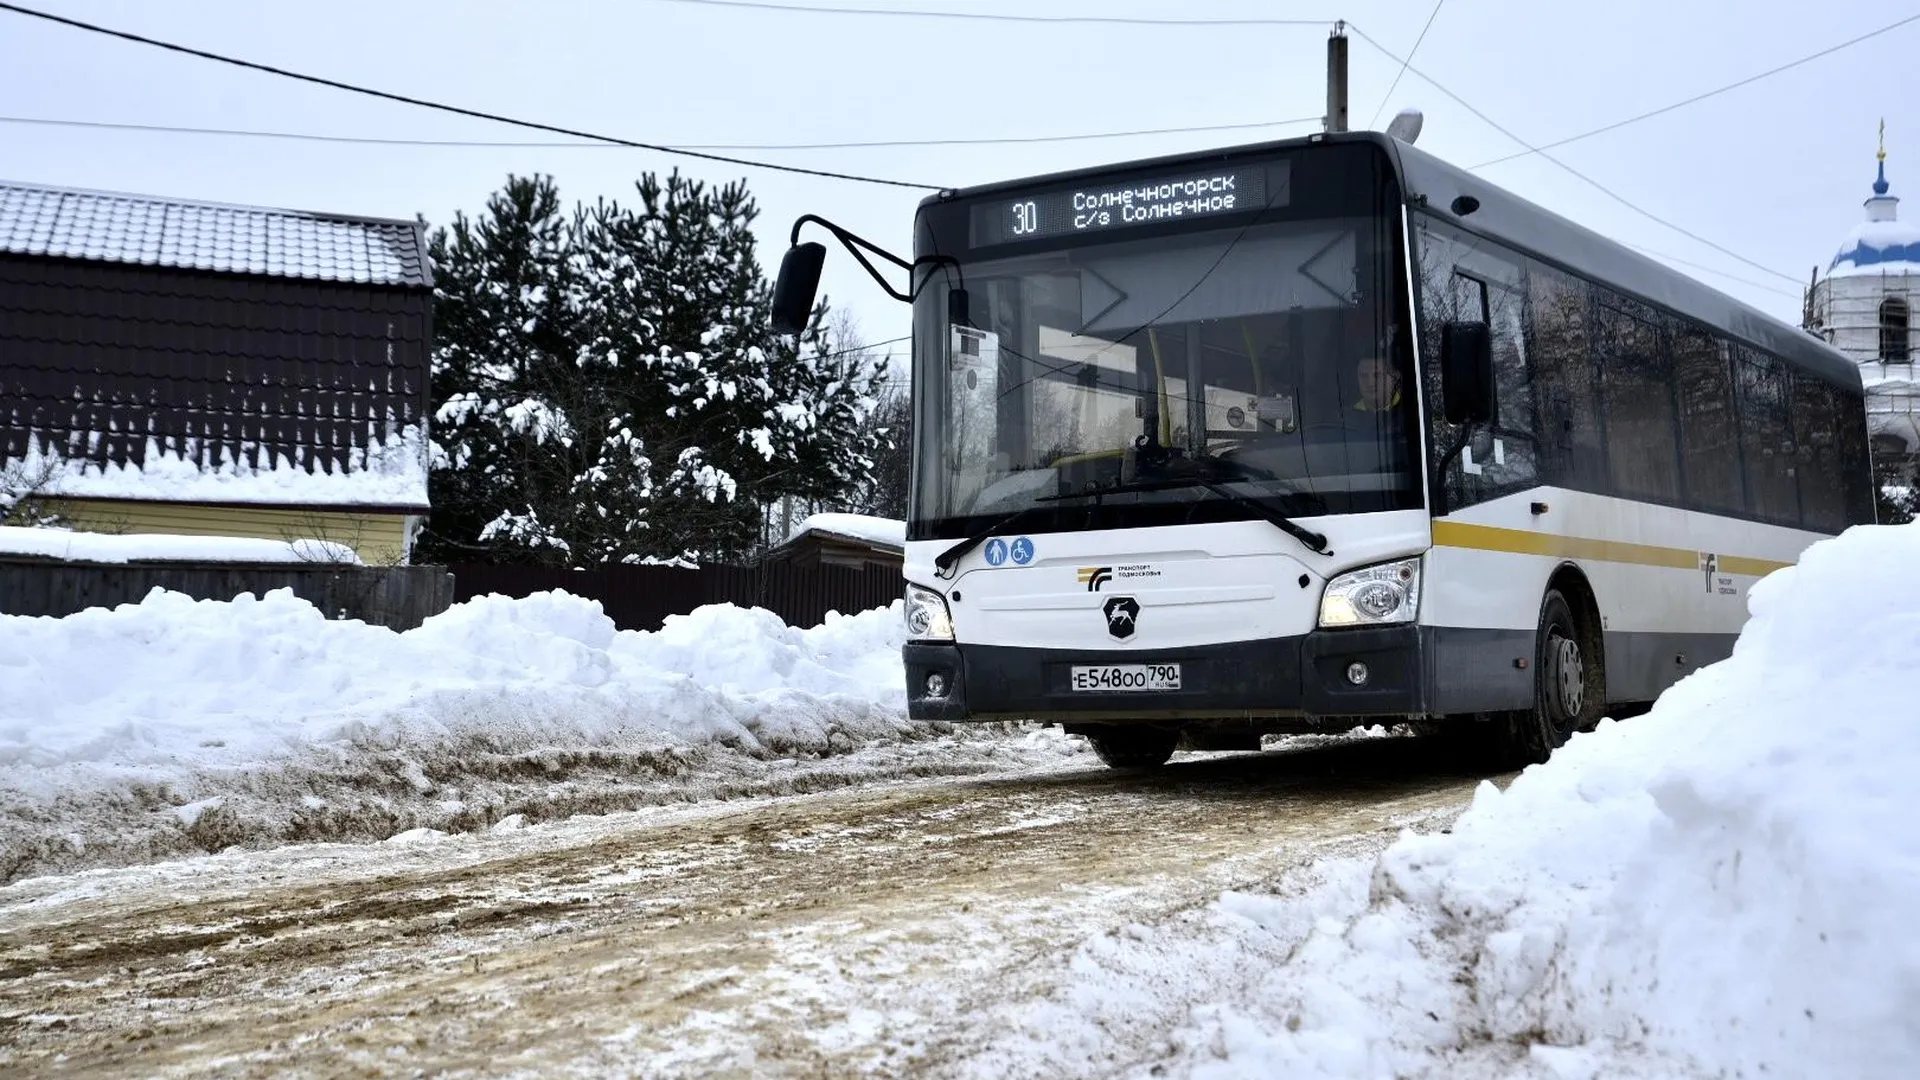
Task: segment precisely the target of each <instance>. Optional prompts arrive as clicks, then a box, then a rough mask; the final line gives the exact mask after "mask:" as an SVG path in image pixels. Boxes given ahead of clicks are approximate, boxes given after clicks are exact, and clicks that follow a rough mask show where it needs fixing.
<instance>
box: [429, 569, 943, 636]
mask: <svg viewBox="0 0 1920 1080" xmlns="http://www.w3.org/2000/svg"><path fill="white" fill-rule="evenodd" d="M450 569H452V571H453V580H454V602H455V603H460V602H463V601H466V600H469V599H471V598H473V597H475V596H485V595H487V594H489V593H499V594H501V595H503V596H528V595H531V594H533V593H537V592H546V591H548V590H551V589H559V590H561V591H563V592H569V593H572V594H573V595H575V596H581V597H586V598H588V599H591V600H598V601H600V606H601V608H602V609H604V610H605V611H606V613H607V617H608V618H610V619H612V620H613V622H614V625H615V626H618V627H619V628H620V629H622V630H658V629H659V628H660V627H661V625H662V624H663V623H664V622H665V621H666V618H667V616H669V615H685V614H687V613H689V612H691V611H693V610H694V609H695V608H698V607H702V606H704V605H707V604H736V605H738V606H740V607H761V608H766V609H767V610H768V611H771V612H773V613H774V614H775V615H778V616H780V618H781V619H783V620H785V621H786V622H787V623H788V624H789V625H792V626H818V625H819V624H820V623H822V622H825V621H826V617H827V612H829V611H838V612H840V613H841V614H843V615H853V614H857V613H859V612H862V611H867V610H870V609H872V608H876V607H886V606H887V605H889V604H892V603H893V602H894V601H895V600H898V599H900V593H901V590H902V589H903V588H904V587H905V585H904V579H903V578H902V577H901V576H900V571H899V569H898V568H897V567H892V568H888V567H878V566H875V567H870V568H867V569H852V568H849V567H843V566H831V565H822V564H817V563H816V564H804V563H802V564H795V563H790V562H767V563H762V564H760V565H758V566H751V567H739V566H703V567H701V568H699V569H697V570H680V569H675V568H674V567H671V566H606V567H596V568H594V569H591V570H552V569H545V568H542V567H533V566H495V565H486V564H465V563H462V564H456V565H454V566H453V567H451V568H450Z"/></svg>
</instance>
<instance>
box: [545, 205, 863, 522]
mask: <svg viewBox="0 0 1920 1080" xmlns="http://www.w3.org/2000/svg"><path fill="white" fill-rule="evenodd" d="M637 191H638V194H639V197H640V205H639V207H638V208H637V209H635V210H633V211H627V210H625V209H623V208H621V207H619V206H617V205H614V204H608V203H602V204H600V205H599V206H597V207H596V208H595V209H594V211H593V212H592V213H591V214H590V215H589V216H588V221H589V223H590V224H589V225H588V227H587V231H588V235H589V236H590V237H591V239H590V240H588V241H587V242H586V244H585V247H586V248H587V250H588V251H589V253H590V254H589V255H588V257H587V261H588V263H589V264H590V265H591V271H590V273H589V277H590V278H591V286H590V296H591V298H592V299H591V300H590V306H591V307H592V309H593V310H594V312H595V313H596V317H597V320H598V321H597V322H596V324H595V333H594V335H593V338H592V344H591V345H590V346H589V348H588V357H589V359H588V360H587V361H585V362H584V363H587V364H590V366H591V367H592V369H593V370H594V371H595V373H596V375H597V376H598V377H599V378H600V379H601V380H603V386H604V387H605V389H606V392H607V394H608V396H609V400H610V401H611V402H612V403H613V404H615V405H616V406H617V410H616V411H617V412H618V414H619V416H620V417H621V420H622V423H621V426H620V427H619V429H618V430H617V431H615V430H609V431H608V433H607V434H608V438H607V439H606V441H605V443H604V451H605V453H604V454H603V457H602V459H601V461H600V462H598V463H597V471H596V473H595V476H594V480H595V483H596V484H613V485H624V486H630V487H635V488H638V489H640V490H642V491H644V492H645V493H646V499H647V510H646V514H645V517H644V518H642V519H637V520H633V521H629V522H624V523H620V524H621V528H620V530H619V531H618V534H617V535H610V536H609V538H608V543H607V544H606V545H604V547H603V549H602V550H601V552H599V554H600V555H601V557H603V558H632V557H634V556H635V555H650V556H656V557H672V556H681V555H689V556H693V557H697V558H706V559H731V558H738V557H740V556H742V555H744V554H746V553H747V552H748V551H750V550H751V549H752V548H753V547H754V546H755V542H756V540H757V538H758V537H759V535H760V533H761V520H760V515H761V513H762V509H761V508H762V506H763V505H764V504H765V503H767V502H768V501H771V500H773V499H777V498H780V497H782V496H797V497H802V498H809V499H825V498H833V497H837V496H839V495H841V494H842V493H843V492H845V491H847V490H848V489H850V488H851V487H853V486H855V485H857V484H860V483H862V482H864V481H865V479H866V478H867V476H868V475H869V473H870V471H871V468H872V465H871V462H870V460H869V459H867V458H866V457H865V456H864V455H862V454H860V453H859V452H858V445H857V444H858V440H859V437H860V425H861V423H862V422H863V421H864V420H865V418H866V416H867V414H868V413H869V411H870V410H871V408H872V390H873V385H874V383H873V380H871V379H860V378H848V377H846V373H845V372H843V371H842V370H841V369H840V367H839V366H838V365H837V364H836V363H835V361H834V358H833V357H831V355H830V351H831V350H830V349H829V340H828V338H829V336H828V334H827V332H826V331H825V329H824V328H823V325H822V320H823V318H824V316H825V312H826V309H825V307H824V305H823V306H821V307H820V308H818V309H817V310H816V311H815V313H814V318H813V320H812V321H811V324H810V325H809V327H808V329H807V330H806V332H805V333H803V334H802V335H800V340H799V342H798V343H797V344H790V343H783V342H778V341H776V340H775V339H774V338H773V336H772V335H771V333H770V332H769V329H768V326H769V320H770V310H771V303H772V289H771V287H770V285H769V284H768V283H767V281H766V279H765V278H764V277H763V276H762V274H761V271H760V266H759V261H758V258H757V255H756V252H755V242H754V236H753V233H752V231H751V226H752V223H753V221H754V218H755V217H756V216H757V214H758V210H757V209H756V208H755V206H754V205H753V202H752V200H751V199H750V198H749V197H748V195H747V191H746V188H745V186H744V185H742V184H738V183H734V184H727V185H725V186H723V187H719V188H709V187H708V186H707V185H705V184H703V183H701V182H699V181H694V180H690V179H687V178H685V177H682V176H681V175H680V174H678V173H677V172H676V173H674V174H673V175H671V176H669V177H668V178H667V180H666V181H665V183H664V184H663V183H661V182H660V181H659V180H657V179H656V178H654V177H653V176H652V175H648V176H646V177H643V178H642V179H641V180H640V182H639V184H638V185H637ZM583 501H585V502H592V501H593V500H592V499H591V498H587V499H584V500H583Z"/></svg>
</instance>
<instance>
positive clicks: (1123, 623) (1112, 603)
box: [1100, 596, 1140, 641]
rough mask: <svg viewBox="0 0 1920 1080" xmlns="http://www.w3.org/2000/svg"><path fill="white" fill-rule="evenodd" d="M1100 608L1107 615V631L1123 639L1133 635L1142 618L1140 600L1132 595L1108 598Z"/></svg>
mask: <svg viewBox="0 0 1920 1080" xmlns="http://www.w3.org/2000/svg"><path fill="white" fill-rule="evenodd" d="M1100 610H1101V611H1103V612H1105V613H1106V616H1107V633H1109V634H1112V635H1113V636H1114V637H1116V638H1119V639H1120V640H1122V641H1125V640H1126V639H1128V638H1130V637H1132V636H1133V632H1134V630H1135V629H1136V628H1137V627H1138V624H1139V620H1140V602H1139V601H1138V600H1135V599H1134V598H1133V597H1131V596H1115V597H1110V598H1108V600H1107V602H1106V603H1105V604H1102V605H1101V607H1100Z"/></svg>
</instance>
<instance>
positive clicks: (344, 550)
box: [0, 525, 360, 566]
mask: <svg viewBox="0 0 1920 1080" xmlns="http://www.w3.org/2000/svg"><path fill="white" fill-rule="evenodd" d="M0 555H31V556H36V557H39V558H47V559H59V560H61V561H63V562H86V563H128V562H212V563H336V564H345V565H356V566H357V565H360V557H359V555H357V554H355V553H354V550H353V549H352V548H350V547H348V546H346V545H345V544H337V543H334V542H332V541H328V540H292V541H283V540H263V539H255V538H251V537H242V536H179V535H175V534H172V533H135V534H127V535H116V534H108V533H89V532H73V531H70V530H66V529H23V528H20V527H18V526H13V525H0Z"/></svg>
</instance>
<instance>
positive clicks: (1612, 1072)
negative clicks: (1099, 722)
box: [1180, 524, 1920, 1078]
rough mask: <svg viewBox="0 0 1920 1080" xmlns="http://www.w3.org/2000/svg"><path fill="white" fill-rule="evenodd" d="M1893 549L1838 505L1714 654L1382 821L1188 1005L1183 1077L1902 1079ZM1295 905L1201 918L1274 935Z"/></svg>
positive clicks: (1904, 653) (1909, 534)
mask: <svg viewBox="0 0 1920 1080" xmlns="http://www.w3.org/2000/svg"><path fill="white" fill-rule="evenodd" d="M1915 565H1920V524H1916V525H1905V526H1893V527H1862V528H1856V529H1853V530H1851V531H1849V532H1848V533H1846V534H1845V535H1843V536H1841V537H1839V538H1836V539H1834V540H1831V541H1826V542H1823V543H1820V544H1818V545H1815V546H1814V547H1813V548H1812V549H1811V550H1809V551H1808V552H1807V553H1806V554H1805V556H1804V557H1803V558H1802V560H1801V562H1800V564H1799V566H1798V567H1796V568H1791V569H1787V570H1782V571H1780V572H1778V573H1776V574H1774V575H1772V576H1771V577H1769V578H1767V579H1766V580H1765V581H1763V582H1761V583H1759V584H1758V585H1756V586H1755V587H1754V589H1753V590H1752V595H1751V598H1750V612H1751V616H1752V617H1751V619H1750V621H1749V622H1748V624H1747V627H1746V629H1745V631H1744V632H1743V634H1742V636H1741V639H1740V642H1739V645H1738V647H1737V648H1736V650H1735V652H1734V655H1733V656H1732V657H1731V658H1730V659H1728V660H1727V661H1725V662H1723V663H1721V664H1718V665H1715V666H1713V667H1711V668H1707V669H1705V670H1702V671H1700V672H1697V673H1696V674H1694V675H1693V676H1691V677H1689V678H1688V679H1686V680H1685V681H1684V682H1682V683H1681V684H1680V685H1678V686H1676V687H1674V688H1673V689H1672V690H1670V691H1669V692H1668V693H1667V694H1666V695H1665V696H1664V697H1662V698H1661V700H1660V701H1659V703H1658V704H1657V705H1656V706H1655V708H1654V709H1653V711H1652V712H1651V713H1649V714H1647V715H1645V716H1643V717H1639V718H1636V719H1633V720H1629V721H1627V722H1624V723H1614V722H1611V721H1609V722H1605V723H1603V724H1602V725H1601V727H1600V729H1599V730H1598V731H1596V732H1594V733H1593V734H1590V735H1583V736H1579V737H1577V738H1575V739H1574V740H1573V742H1572V743H1571V744H1569V745H1568V746H1567V747H1566V748H1565V749H1564V750H1562V751H1561V752H1560V753H1558V754H1556V755H1555V757H1554V758H1553V760H1552V761H1550V762H1549V763H1547V764H1546V765H1543V766H1538V767H1535V768H1531V769H1528V770H1527V771H1526V772H1525V773H1523V774H1522V775H1521V776H1519V777H1518V778H1517V779H1516V780H1515V781H1514V782H1513V784H1512V785H1511V786H1510V787H1509V788H1508V790H1506V791H1505V792H1501V791H1499V790H1498V789H1496V788H1495V787H1494V786H1493V785H1492V784H1485V785H1483V786H1482V787H1481V789H1480V791H1479V792H1478V794H1477V797H1476V799H1475V801H1474V805H1473V807H1472V808H1471V809H1470V810H1469V811H1467V812H1466V813H1465V814H1464V815H1463V816H1462V817H1461V818H1460V819H1459V821H1458V823H1457V825H1456V826H1455V828H1454V829H1453V830H1452V832H1451V834H1450V835H1429V836H1408V837H1404V838H1403V839H1401V840H1400V841H1399V842H1398V843H1396V844H1395V845H1394V846H1393V847H1391V848H1390V849H1389V850H1388V851H1387V853H1386V854H1385V855H1384V856H1383V857H1382V858H1381V859H1380V861H1379V863H1378V864H1377V865H1376V866H1375V867H1374V870H1373V873H1372V879H1371V883H1370V886H1367V887H1363V886H1362V885H1361V884H1360V882H1359V879H1357V878H1356V879H1352V881H1351V883H1350V884H1349V885H1348V886H1347V887H1346V888H1347V893H1346V896H1345V898H1344V910H1343V911H1341V913H1340V915H1339V916H1338V917H1327V918H1322V919H1320V921H1319V925H1318V927H1317V928H1316V929H1315V930H1314V931H1313V932H1312V933H1311V934H1309V935H1307V936H1306V938H1305V940H1304V941H1303V942H1300V943H1298V947H1297V951H1294V952H1292V953H1291V954H1290V958H1289V960H1288V961H1287V962H1286V963H1284V964H1281V965H1278V966H1276V967H1274V968H1273V969H1271V970H1270V971H1269V972H1268V973H1267V975H1266V977H1265V978H1264V979H1263V980H1262V982H1261V984H1260V985H1258V986H1257V987H1256V988H1254V989H1253V990H1252V991H1251V992H1249V993H1239V994H1236V995H1235V997H1234V1000H1231V1001H1217V1002H1215V1003H1214V1004H1212V1005H1210V1006H1209V1007H1207V1008H1205V1009H1199V1010H1196V1011H1195V1012H1194V1013H1193V1023H1192V1025H1191V1026H1190V1027H1189V1028H1188V1029H1187V1030H1186V1031H1184V1032H1183V1034H1182V1036H1181V1038H1180V1044H1181V1047H1182V1049H1181V1051H1180V1053H1181V1055H1182V1056H1184V1057H1185V1059H1186V1069H1185V1070H1183V1071H1188V1072H1190V1073H1191V1074H1192V1075H1196V1076H1226V1075H1234V1076H1240V1075H1284V1076H1291V1077H1323V1076H1324V1077H1333V1076H1340V1077H1352V1076H1412V1075H1473V1076H1480V1075H1524V1076H1542V1077H1593V1076H1641V1075H1645V1076H1749V1077H1752V1076H1763V1075H1770V1076H1846V1077H1851V1078H1859V1077H1893V1076H1905V1075H1911V1069H1912V1068H1913V1064H1912V1063H1913V1062H1914V1061H1915V1060H1920V1022H1916V1021H1915V1019H1914V1017H1915V1016H1916V1015H1920V940H1917V939H1916V938H1915V936H1914V935H1913V934H1912V933H1911V932H1910V926H1911V923H1912V921H1913V913H1914V911H1915V910H1920V813H1917V811H1920V796H1917V795H1916V794H1915V792H1916V782H1915V779H1914V777H1915V776H1916V775H1920V722H1917V720H1920V709H1916V707H1915V703H1914V697H1915V692H1914V681H1913V677H1914V672H1915V671H1916V670H1917V669H1920V662H1917V661H1916V657H1920V576H1916V575H1914V574H1912V573H1911V572H1908V571H1907V570H1905V569H1889V568H1910V567H1913V566H1915ZM1315 903H1317V904H1319V905H1321V906H1322V909H1323V910H1325V909H1327V907H1328V906H1329V903H1330V902H1329V899H1328V897H1326V896H1324V895H1323V896H1321V897H1319V898H1318V899H1317V900H1316V901H1315ZM1299 906H1300V904H1299V902H1298V901H1297V900H1296V901H1282V900H1279V899H1277V898H1267V899H1264V900H1263V899H1262V898H1259V897H1246V896H1234V897H1229V898H1227V900H1225V901H1223V902H1222V905H1221V907H1220V910H1219V917H1220V918H1223V919H1224V918H1231V919H1233V920H1245V921H1249V922H1251V923H1253V924H1255V925H1260V926H1271V927H1272V928H1273V929H1272V932H1273V933H1274V934H1275V935H1282V936H1284V935H1288V934H1293V933H1295V932H1296V931H1295V930H1294V929H1293V928H1296V927H1297V926H1298V924H1299V923H1300V921H1301V920H1300V918H1299V917H1298V915H1297V912H1296V909H1297V908H1299ZM1331 906H1332V907H1333V908H1339V907H1340V906H1341V904H1340V903H1338V902H1334V903H1332V904H1331ZM1481 1066H1486V1067H1485V1068H1483V1067H1481Z"/></svg>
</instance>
